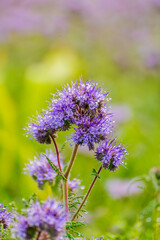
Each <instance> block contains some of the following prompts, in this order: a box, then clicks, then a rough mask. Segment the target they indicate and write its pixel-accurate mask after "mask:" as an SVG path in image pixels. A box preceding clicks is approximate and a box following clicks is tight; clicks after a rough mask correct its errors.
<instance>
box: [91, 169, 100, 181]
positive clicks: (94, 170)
mask: <svg viewBox="0 0 160 240" xmlns="http://www.w3.org/2000/svg"><path fill="white" fill-rule="evenodd" d="M91 175H93V176H97V178H98V179H101V177H100V176H99V174H98V172H97V171H96V169H95V168H93V169H92V174H91Z"/></svg>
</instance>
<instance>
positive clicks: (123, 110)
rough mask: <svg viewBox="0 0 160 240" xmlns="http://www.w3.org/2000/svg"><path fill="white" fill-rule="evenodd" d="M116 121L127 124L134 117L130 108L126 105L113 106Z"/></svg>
mask: <svg viewBox="0 0 160 240" xmlns="http://www.w3.org/2000/svg"><path fill="white" fill-rule="evenodd" d="M112 111H113V112H114V119H115V122H116V123H123V122H127V121H129V120H130V119H131V117H132V112H131V109H130V107H129V106H127V105H125V104H118V105H112Z"/></svg>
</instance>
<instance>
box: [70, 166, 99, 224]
mask: <svg viewBox="0 0 160 240" xmlns="http://www.w3.org/2000/svg"><path fill="white" fill-rule="evenodd" d="M101 170H102V165H101V166H100V168H99V170H98V172H97V173H98V174H100V172H101ZM97 178H98V176H97V175H96V176H95V177H94V179H93V181H92V183H91V185H90V187H89V189H88V192H87V193H86V195H85V197H84V199H83V201H82V203H81V205H80V206H79V208H78V210H77V212H76V213H75V214H74V216H73V217H72V219H71V221H74V219H75V218H76V217H77V215H78V213H79V211H80V210H81V208H82V207H83V205H84V204H85V202H86V200H87V198H88V196H89V194H90V192H91V190H92V188H93V186H94V184H95V182H96V180H97Z"/></svg>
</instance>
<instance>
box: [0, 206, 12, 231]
mask: <svg viewBox="0 0 160 240" xmlns="http://www.w3.org/2000/svg"><path fill="white" fill-rule="evenodd" d="M12 217H13V216H12V213H10V212H8V211H7V208H6V207H4V205H3V204H0V225H1V224H2V226H3V229H7V228H8V227H9V226H10V224H11V223H12Z"/></svg>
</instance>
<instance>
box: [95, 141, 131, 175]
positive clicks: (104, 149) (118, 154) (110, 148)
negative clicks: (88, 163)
mask: <svg viewBox="0 0 160 240" xmlns="http://www.w3.org/2000/svg"><path fill="white" fill-rule="evenodd" d="M126 154H127V151H126V149H125V147H124V146H122V145H121V144H118V145H116V142H115V140H112V141H108V140H107V141H104V142H102V143H101V144H100V145H99V146H98V148H97V150H96V158H97V160H99V161H101V162H102V166H103V168H105V169H106V168H108V169H109V170H110V171H112V172H114V171H115V170H116V169H117V168H118V167H119V165H120V164H122V163H123V159H124V157H125V155H126Z"/></svg>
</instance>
